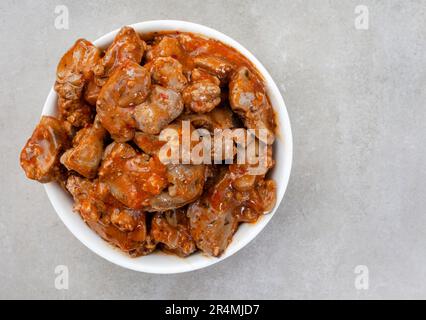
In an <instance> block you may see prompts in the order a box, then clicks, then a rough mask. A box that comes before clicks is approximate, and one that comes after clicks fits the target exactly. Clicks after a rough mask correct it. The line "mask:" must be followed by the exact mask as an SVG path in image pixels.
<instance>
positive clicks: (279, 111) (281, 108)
mask: <svg viewBox="0 0 426 320" xmlns="http://www.w3.org/2000/svg"><path fill="white" fill-rule="evenodd" d="M129 26H130V27H132V28H134V29H135V30H136V31H137V32H138V33H146V32H153V31H181V32H191V33H194V34H199V35H202V36H206V37H208V38H212V39H216V40H219V41H221V42H223V43H225V44H226V45H228V46H231V47H233V48H235V49H236V50H237V51H239V52H240V53H241V54H242V55H244V56H245V57H246V58H247V59H248V60H249V61H250V62H251V63H252V64H253V65H254V66H255V67H256V69H257V70H258V72H259V73H260V74H261V75H262V76H263V78H264V83H265V86H266V91H267V94H268V97H269V98H270V99H271V100H274V102H273V103H272V104H273V107H274V112H275V114H276V117H277V119H278V120H279V121H278V130H279V134H280V136H281V139H285V140H284V143H283V145H284V150H283V152H284V155H283V157H284V159H283V161H284V163H285V166H284V167H283V169H282V170H283V172H280V179H279V180H278V181H277V179H275V180H276V183H277V202H276V205H275V207H274V209H273V210H272V211H271V212H270V213H268V214H267V215H264V216H262V217H261V218H260V219H259V221H257V223H255V224H242V225H240V227H239V230H238V231H237V232H236V234H235V235H234V239H233V241H232V242H231V244H230V245H229V246H228V248H227V250H226V251H225V252H224V253H223V255H222V256H221V257H219V258H212V257H207V256H205V255H202V254H201V253H196V254H194V255H191V256H190V257H187V258H179V257H174V256H171V255H165V254H161V253H156V254H151V255H148V256H143V257H138V258H132V257H130V256H128V255H126V254H125V253H122V252H121V251H120V250H118V249H116V248H114V247H113V246H112V245H110V244H109V243H107V242H106V241H104V240H103V239H101V238H100V237H99V236H98V235H97V234H95V232H94V231H93V230H91V229H90V228H89V227H87V225H86V224H85V223H84V222H83V220H82V219H81V217H80V216H79V215H77V214H75V213H74V212H73V211H72V210H69V207H68V208H66V207H65V205H64V202H63V201H65V202H66V201H67V200H66V199H65V196H64V194H66V192H65V191H64V190H62V189H61V188H60V187H59V185H58V184H57V183H55V182H52V183H47V184H45V185H44V187H45V191H46V193H47V196H48V198H49V200H50V202H51V204H52V206H53V207H54V209H55V211H56V213H57V214H58V216H59V218H60V219H61V220H62V222H63V223H64V224H65V225H66V227H67V228H68V229H69V230H70V231H71V233H72V234H73V235H74V236H75V237H76V238H77V239H78V240H79V241H80V242H82V243H83V244H84V245H85V246H86V247H88V248H89V249H90V250H91V251H93V252H94V253H96V254H97V255H99V256H101V257H102V258H104V259H106V260H108V261H110V262H112V263H114V264H116V265H118V266H121V267H123V268H126V269H130V270H134V271H139V272H145V273H153V274H175V273H182V272H189V271H194V270H198V269H202V268H205V267H208V266H211V265H213V264H216V263H218V262H220V261H223V260H225V259H226V258H228V257H230V256H232V255H233V254H234V253H236V252H238V251H239V250H241V249H242V248H243V247H245V246H246V245H247V244H248V243H249V242H251V241H252V240H253V239H254V238H255V237H256V236H257V235H258V234H259V233H260V232H261V231H262V230H263V228H264V227H265V226H266V224H267V223H268V222H269V221H270V220H271V219H272V217H273V216H274V214H275V212H276V211H277V209H278V207H279V205H280V203H281V201H282V199H283V197H284V194H285V191H286V189H287V186H288V182H289V179H290V173H291V168H292V161H293V136H292V130H291V125H290V119H289V115H288V112H287V108H286V105H285V102H284V99H283V97H282V95H281V93H280V91H279V89H278V87H277V85H276V83H275V81H274V80H273V79H272V77H271V75H270V74H269V72H268V71H267V70H266V68H265V67H264V66H263V65H262V63H261V62H260V61H259V60H258V59H257V58H256V57H255V56H254V55H253V54H252V53H251V52H250V51H248V50H247V49H246V48H245V47H243V46H242V45H241V44H240V43H239V42H237V41H236V40H234V39H232V38H231V37H229V36H227V35H225V34H223V33H221V32H219V31H217V30H215V29H213V28H210V27H207V26H204V25H201V24H197V23H193V22H187V21H181V20H150V21H143V22H138V23H134V24H131V25H129ZM119 30H120V28H119V29H116V30H114V31H111V32H109V33H107V34H105V35H103V36H101V37H100V38H98V39H97V40H96V41H93V43H94V44H95V45H96V46H98V47H106V46H107V45H109V44H110V43H111V42H112V40H113V38H114V37H115V35H116V34H117V33H118V31H119ZM272 98H273V99H272ZM56 101H57V95H56V92H55V91H54V90H53V87H52V88H51V90H50V92H49V95H48V97H47V99H46V102H45V104H44V107H43V110H42V115H51V114H54V113H55V111H54V110H55V109H56ZM271 102H272V101H271ZM278 138H279V137H277V140H278ZM67 196H68V195H67ZM68 197H69V196H68ZM68 201H71V200H68ZM75 216H77V217H78V219H79V220H81V223H79V222H78V221H77V220H76V218H75ZM81 224H84V226H85V228H86V229H87V230H86V229H85V230H83V229H82V228H81ZM242 227H243V228H245V229H247V230H248V234H247V235H245V236H242V237H241V239H239V240H238V242H237V243H235V238H236V237H237V235H238V234H239V232H240V229H241V228H242ZM88 230H90V231H88ZM91 233H93V234H91ZM240 234H241V233H240ZM94 236H96V237H97V238H98V240H101V242H99V241H98V240H96V238H94ZM102 243H103V244H102ZM155 256H157V257H155ZM147 257H153V258H151V259H153V260H152V261H151V262H150V263H145V262H147ZM164 257H167V258H164ZM194 257H195V258H194ZM144 259H145V260H146V261H145V262H144V261H143V260H144ZM191 259H192V260H191ZM162 260H170V261H169V262H168V264H167V265H164V262H163V263H162V264H160V263H159V261H160V262H161V261H162ZM173 261H174V262H175V263H174V265H170V263H172V262H173Z"/></svg>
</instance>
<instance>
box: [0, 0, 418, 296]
mask: <svg viewBox="0 0 426 320" xmlns="http://www.w3.org/2000/svg"><path fill="white" fill-rule="evenodd" d="M98 3H99V1H88V0H86V1H62V2H61V1H43V3H42V4H41V3H40V1H10V0H2V1H1V2H0V12H1V19H0V33H1V36H0V47H1V50H0V65H1V73H0V79H1V81H0V83H1V86H0V97H1V100H0V105H1V110H2V112H1V115H0V130H1V142H0V147H1V150H2V152H1V153H0V159H1V167H0V169H1V182H0V185H1V193H0V206H1V207H0V208H1V209H0V215H1V217H0V235H1V238H0V239H1V240H0V256H1V259H0V298H52V299H58V298H59V299H61V298H132V299H133V298H139V299H155V298H157V299H168V298H183V299H186V298H202V299H203V298H253V299H256V298H271V299H275V298H291V299H298V298H350V299H352V298H354V299H356V298H426V267H425V266H426V165H425V161H426V143H425V137H426V106H425V101H426V90H425V87H426V72H425V63H426V41H425V40H426V1H406V2H402V1H391V0H383V1H370V0H363V1H337V0H336V1H314V0H312V1H263V0H262V1H160V0H157V1H141V0H137V1H126V2H124V1H123V3H119V1H102V3H103V5H99V4H98ZM58 4H65V5H67V6H68V8H69V13H70V29H69V30H56V29H55V27H54V19H55V17H56V15H55V12H54V9H55V6H56V5H58ZM358 4H364V5H367V7H368V9H369V14H370V19H369V22H370V26H369V29H368V30H357V29H355V27H354V20H355V17H356V14H355V13H354V10H355V7H356V6H357V5H358ZM154 19H181V20H188V21H192V22H198V23H202V24H205V25H207V26H210V27H213V28H216V29H218V30H219V31H222V32H224V33H226V34H228V35H229V36H231V37H233V38H234V39H236V40H237V41H239V42H240V43H242V44H243V45H244V46H246V47H247V48H248V49H249V50H251V51H252V52H253V53H254V54H255V55H256V56H257V57H258V59H259V60H260V61H262V63H263V64H264V65H265V66H266V68H267V69H268V70H270V72H271V75H272V76H273V78H274V79H275V80H276V82H277V84H278V85H279V86H280V88H281V91H282V93H283V95H284V98H285V101H286V104H287V108H288V111H289V114H290V118H291V121H292V126H293V133H294V146H295V149H294V153H295V156H294V167H293V172H292V177H291V181H290V184H289V188H288V190H287V193H286V195H285V199H284V201H283V202H282V204H281V206H280V208H279V210H278V212H277V214H276V216H275V217H274V219H273V220H272V223H270V224H269V225H268V226H267V227H266V228H265V229H264V231H263V232H262V233H261V234H260V235H259V236H258V237H257V238H256V239H255V240H254V241H253V242H252V243H250V245H248V246H247V247H246V248H244V249H243V250H241V251H240V252H239V253H237V254H236V255H234V256H233V257H231V258H230V259H227V260H226V261H224V262H222V263H220V264H217V265H214V266H212V267H210V268H207V269H204V270H200V271H196V272H192V273H186V274H180V275H169V276H167V275H166V276H164V275H149V274H143V273H136V272H132V271H129V270H125V269H122V268H120V267H117V266H115V265H113V264H111V263H109V262H106V261H105V260H103V259H102V258H100V257H98V256H97V255H95V254H94V253H92V252H90V251H89V250H88V249H86V248H85V247H84V246H83V245H82V244H81V243H80V242H79V241H78V240H77V239H76V238H74V237H73V236H72V235H71V233H70V232H69V231H68V230H67V229H66V227H65V226H64V225H63V224H62V222H61V221H60V220H59V218H58V217H57V216H56V214H55V212H54V210H53V208H52V206H51V205H50V203H49V201H48V199H47V196H46V194H45V192H44V190H43V187H42V186H41V185H39V184H37V183H34V182H31V181H29V180H26V179H25V178H24V174H23V172H22V171H21V169H20V167H19V163H18V154H19V151H20V149H21V147H22V146H23V144H24V143H25V141H26V139H27V137H28V136H29V135H30V133H31V132H32V130H33V127H34V125H35V124H36V122H37V120H38V118H39V114H40V111H41V107H42V105H43V103H44V100H45V98H46V96H47V93H48V91H49V89H50V87H51V85H52V83H53V81H54V70H55V67H56V64H57V61H58V59H59V57H60V56H61V55H62V54H63V52H64V49H65V48H67V47H69V46H70V45H71V44H72V42H73V41H74V40H75V39H76V38H77V37H86V38H88V39H90V40H94V39H96V38H97V37H99V36H100V35H102V34H104V33H106V32H109V31H111V30H113V29H115V28H118V27H120V26H122V25H124V24H129V23H134V22H138V21H144V20H154ZM57 265H67V266H68V268H69V276H70V279H69V289H68V290H57V289H55V286H54V279H55V274H54V269H55V267H56V266H57ZM357 265H366V266H367V267H368V269H369V289H368V290H357V289H356V288H355V286H354V279H355V276H356V275H355V274H354V268H355V267H356V266H357Z"/></svg>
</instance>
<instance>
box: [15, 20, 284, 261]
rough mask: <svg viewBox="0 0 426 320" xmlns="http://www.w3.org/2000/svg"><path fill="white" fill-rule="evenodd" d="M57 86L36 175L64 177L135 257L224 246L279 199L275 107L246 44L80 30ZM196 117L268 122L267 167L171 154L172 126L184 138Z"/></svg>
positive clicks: (32, 151) (34, 153)
mask: <svg viewBox="0 0 426 320" xmlns="http://www.w3.org/2000/svg"><path fill="white" fill-rule="evenodd" d="M55 90H56V92H57V93H58V96H59V99H58V118H59V119H56V118H54V117H43V118H42V119H41V121H40V123H39V125H38V126H37V127H36V129H35V130H34V133H33V135H32V136H31V138H30V139H29V140H28V142H27V144H26V146H25V147H24V149H23V150H22V153H21V158H20V161H21V166H22V167H23V169H24V171H25V173H26V175H27V176H28V178H30V179H34V180H37V181H39V182H42V183H44V182H50V181H59V182H61V183H62V185H64V186H65V188H66V190H67V191H68V192H69V193H70V194H71V196H72V197H73V199H74V210H75V211H76V212H78V213H79V214H80V215H81V217H82V219H84V221H85V222H86V223H87V225H88V226H89V227H90V228H91V229H92V230H94V231H95V232H96V233H97V234H99V236H101V237H102V238H103V239H105V240H106V241H108V242H110V243H112V244H113V245H115V246H117V247H118V248H120V249H121V250H123V251H125V252H127V253H128V254H130V255H131V256H140V255H146V254H149V253H151V252H153V251H154V250H155V249H156V248H158V249H159V250H163V251H165V252H167V253H169V254H175V255H178V256H180V257H186V256H188V255H190V254H192V253H194V252H196V251H198V250H200V251H202V252H203V253H204V254H206V255H210V256H215V257H217V256H220V255H221V254H222V253H223V252H224V251H225V250H226V247H227V246H228V245H229V243H230V242H231V241H232V237H233V235H234V233H235V232H236V231H237V229H238V226H239V224H240V223H243V222H249V223H254V222H256V221H257V220H258V218H259V217H260V216H261V215H263V214H266V213H268V212H269V211H270V210H272V208H273V207H274V205H275V201H276V186H275V182H274V181H273V180H270V179H268V178H267V173H268V171H269V170H270V169H271V168H272V167H273V166H274V160H273V152H272V144H273V142H274V138H275V129H276V123H275V115H274V112H273V109H272V106H271V104H270V102H269V99H268V96H267V94H266V90H265V87H264V84H263V79H262V77H261V76H260V75H259V72H258V71H257V70H256V68H255V67H254V66H253V65H252V64H251V63H250V61H249V60H248V59H247V58H245V57H244V56H242V55H241V54H240V53H239V52H238V51H236V50H235V49H233V48H231V47H229V46H227V45H225V44H223V43H221V42H219V41H216V40H213V39H208V38H206V37H203V36H199V35H194V34H190V33H181V32H157V33H149V34H148V33H147V34H142V35H139V34H137V33H136V32H135V30H133V29H132V28H131V27H124V28H122V29H121V30H120V32H118V34H117V36H116V37H115V39H114V41H113V42H112V43H111V45H110V46H109V47H108V48H106V49H105V50H101V49H99V48H96V47H95V46H94V45H93V44H92V43H90V42H89V41H87V40H84V39H79V40H77V42H76V43H75V44H74V45H73V46H72V47H71V49H69V50H68V51H67V52H66V53H65V55H64V56H63V58H62V59H61V61H60V62H59V65H58V68H57V80H56V83H55ZM184 120H190V121H191V126H190V132H193V130H195V129H196V128H204V129H207V130H208V131H210V132H212V133H213V132H215V130H216V129H237V128H239V129H241V130H247V129H266V131H267V132H268V135H267V136H266V138H265V137H263V138H262V137H260V136H258V138H259V139H264V141H260V140H259V139H257V138H256V139H254V142H253V143H256V144H260V143H265V145H266V146H267V148H268V149H267V150H268V161H267V166H266V167H265V168H264V170H263V171H262V170H261V171H260V172H258V173H256V174H251V173H250V172H251V171H250V170H249V169H251V168H250V166H249V165H242V164H239V165H237V164H232V165H227V164H224V163H222V164H193V163H191V164H180V163H178V164H176V163H162V162H161V161H160V150H161V148H162V147H163V146H164V144H165V142H164V141H160V139H159V134H160V132H161V131H162V130H164V129H175V130H176V131H177V132H178V134H179V142H182V121H184ZM194 146H195V143H192V142H191V144H190V148H193V147H194ZM236 147H237V146H236V144H234V145H232V146H231V150H230V153H229V154H228V153H227V154H228V155H229V157H230V158H231V159H232V157H235V156H236V153H235V150H236ZM240 147H241V146H240ZM245 147H248V144H247V145H246V146H245ZM223 152H224V151H223ZM213 154H214V152H212V157H213ZM180 160H182V159H181V158H180ZM228 160H229V159H228Z"/></svg>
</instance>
